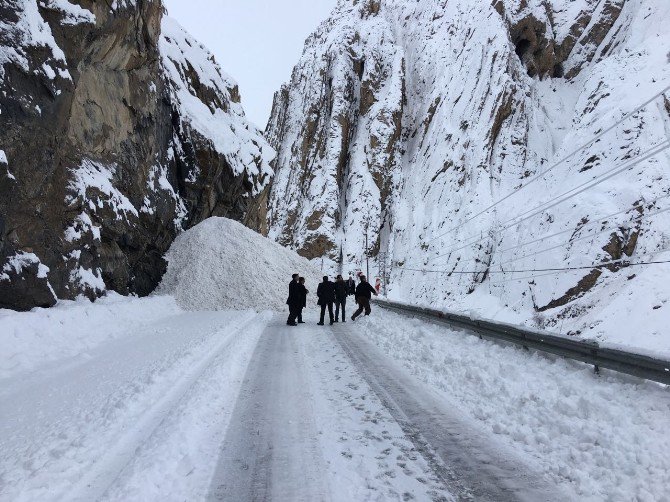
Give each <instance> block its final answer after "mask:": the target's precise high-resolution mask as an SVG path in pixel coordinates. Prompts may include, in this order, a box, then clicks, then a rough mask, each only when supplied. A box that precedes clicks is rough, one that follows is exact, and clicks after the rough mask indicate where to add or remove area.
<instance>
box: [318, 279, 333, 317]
mask: <svg viewBox="0 0 670 502" xmlns="http://www.w3.org/2000/svg"><path fill="white" fill-rule="evenodd" d="M316 296H318V297H319V301H318V304H319V305H320V306H321V318H320V321H319V322H318V324H319V326H323V318H324V317H325V316H326V307H328V314H329V315H330V324H331V325H332V324H333V323H334V322H335V320H334V319H333V302H334V301H335V285H334V284H333V283H332V282H330V281H329V280H328V276H327V275H326V276H324V277H323V282H322V283H321V284H319V287H318V288H317V289H316Z"/></svg>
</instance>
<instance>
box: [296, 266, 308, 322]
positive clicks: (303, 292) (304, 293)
mask: <svg viewBox="0 0 670 502" xmlns="http://www.w3.org/2000/svg"><path fill="white" fill-rule="evenodd" d="M298 283H299V284H300V294H301V295H302V303H301V304H300V310H298V324H305V321H303V320H302V309H304V308H307V295H308V294H309V291H307V288H306V287H305V278H304V277H301V278H300V279H298Z"/></svg>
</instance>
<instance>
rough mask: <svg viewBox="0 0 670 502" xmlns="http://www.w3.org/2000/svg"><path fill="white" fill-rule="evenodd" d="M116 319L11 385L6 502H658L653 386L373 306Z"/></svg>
mask: <svg viewBox="0 0 670 502" xmlns="http://www.w3.org/2000/svg"><path fill="white" fill-rule="evenodd" d="M150 301H154V302H155V301H156V300H150ZM128 302H142V301H140V300H128V301H124V302H120V304H119V305H120V306H119V305H111V306H109V305H108V306H105V304H104V302H102V304H101V305H100V306H99V307H98V306H96V307H95V308H107V309H108V310H110V311H112V312H113V311H114V309H120V308H124V309H125V311H126V312H127V311H128ZM144 302H145V303H142V304H141V305H143V306H145V305H147V303H146V300H145V301H144ZM131 310H132V309H131ZM54 312H56V313H55V314H52V315H56V316H57V315H58V311H57V310H56V311H54ZM78 317H80V316H73V318H78ZM92 317H95V316H92ZM119 318H120V319H121V321H120V322H119V323H118V327H117V331H118V332H117V333H115V334H114V335H113V336H111V335H110V336H109V337H107V338H105V339H101V340H100V341H99V343H97V345H95V346H92V347H86V348H85V350H81V351H79V352H78V353H76V354H75V353H74V352H76V351H73V350H74V349H73V350H71V351H70V352H68V351H62V353H63V354H64V355H63V357H62V358H61V359H59V360H56V361H49V362H42V363H40V364H37V363H36V361H37V360H38V359H39V358H37V359H33V360H26V361H23V362H21V364H18V363H16V362H15V361H14V362H13V365H14V366H11V367H13V368H15V369H14V370H13V371H10V370H6V371H4V372H3V373H2V375H3V377H4V378H3V379H2V380H0V500H18V501H21V500H87V501H88V500H234V501H244V500H309V501H313V500H337V501H339V500H343V501H344V500H346V501H349V500H500V501H505V500H531V501H539V500H667V486H670V474H669V473H670V460H668V458H667V451H670V450H669V448H670V439H669V438H668V434H667V430H668V426H669V425H670V423H669V420H670V419H668V417H669V416H670V396H669V395H668V390H667V388H665V387H663V386H661V385H657V384H651V383H649V382H645V381H641V380H638V379H634V378H626V377H620V376H617V375H611V374H608V373H607V372H605V373H604V374H603V375H602V376H601V377H597V376H594V375H593V374H592V373H591V371H590V369H589V368H587V367H586V366H584V365H580V364H577V363H571V362H566V361H563V360H560V359H554V358H548V357H542V356H538V355H534V354H528V353H525V352H524V351H522V350H518V349H515V348H511V347H505V346H501V345H496V344H494V343H492V342H486V341H481V340H479V339H478V338H475V337H468V336H463V334H462V333H459V332H455V331H451V330H449V329H446V328H444V327H443V326H437V325H433V324H430V323H427V322H424V321H419V320H414V319H409V318H406V317H403V316H400V315H398V314H395V313H391V312H386V311H384V310H381V309H376V310H375V312H374V313H373V317H372V318H366V319H362V320H360V321H357V322H356V323H351V322H348V323H347V324H336V325H335V326H333V327H332V328H331V327H327V326H326V327H319V326H316V318H315V317H308V318H307V319H306V320H307V321H308V324H305V325H301V326H299V327H297V328H289V327H287V326H286V325H285V324H284V322H285V319H284V316H283V315H278V314H271V313H260V314H259V313H256V312H253V311H244V312H235V311H226V312H204V313H196V312H183V311H181V310H179V309H176V308H173V307H170V308H166V309H165V310H164V312H163V313H162V315H154V316H150V315H145V316H144V317H143V318H142V321H141V322H139V321H137V322H136V324H135V325H134V326H133V323H132V321H129V320H128V319H127V318H126V317H123V316H119ZM24 319H27V320H28V321H30V319H31V318H30V317H26V318H24ZM3 322H6V319H3V318H2V317H0V323H3ZM62 322H63V323H64V325H67V322H66V321H63V320H62ZM6 325H9V324H6ZM28 359H30V358H28ZM17 364H18V365H17ZM2 367H7V368H9V367H10V365H4V366H2ZM16 368H18V369H16ZM22 368H23V369H22ZM25 368H29V369H28V370H25ZM664 497H666V498H665V499H664Z"/></svg>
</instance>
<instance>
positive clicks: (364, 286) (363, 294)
mask: <svg viewBox="0 0 670 502" xmlns="http://www.w3.org/2000/svg"><path fill="white" fill-rule="evenodd" d="M372 295H375V296H377V291H375V288H373V287H372V286H371V285H370V283H369V282H368V280H367V279H366V278H365V276H364V275H361V282H360V283H359V284H358V286H356V303H358V310H357V311H356V312H354V315H352V316H351V320H352V321H355V320H356V318H357V317H358V316H359V315H361V314H362V313H363V311H364V310H365V315H370V312H371V311H372V309H371V308H370V298H372Z"/></svg>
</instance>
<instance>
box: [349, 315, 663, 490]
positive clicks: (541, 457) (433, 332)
mask: <svg viewBox="0 0 670 502" xmlns="http://www.w3.org/2000/svg"><path fill="white" fill-rule="evenodd" d="M356 326H357V327H361V328H362V332H363V336H364V337H365V338H366V339H368V340H370V341H372V342H374V343H375V344H376V345H378V346H379V347H380V348H381V349H382V351H383V352H385V353H386V354H387V355H389V356H391V357H393V358H394V359H396V360H397V361H400V362H401V363H402V364H403V365H404V366H405V367H406V368H407V369H408V370H409V371H410V372H411V373H413V374H414V375H415V376H417V377H418V378H419V379H420V380H422V381H423V382H425V383H426V384H427V385H428V386H431V387H433V388H435V389H437V390H438V391H440V392H441V393H443V395H444V398H445V399H447V400H450V401H452V402H453V406H454V408H456V409H458V410H460V411H462V412H463V413H465V414H466V415H467V416H469V417H470V419H471V420H472V421H473V424H476V425H477V426H480V427H483V428H484V429H485V430H488V431H489V432H493V433H494V434H495V435H497V436H498V437H499V438H500V439H501V440H502V441H503V442H504V443H507V444H508V445H510V446H513V447H514V448H515V449H516V450H517V451H521V452H524V453H525V454H526V455H527V457H528V459H529V463H531V464H532V465H538V466H539V467H540V468H541V470H542V471H543V472H545V473H546V475H548V476H549V477H551V478H552V479H554V480H555V481H556V482H557V483H559V484H561V485H564V486H566V487H567V488H570V489H571V490H573V491H574V492H575V493H577V494H578V497H576V498H575V500H593V501H596V500H648V501H652V500H667V489H668V486H670V457H668V455H667V452H668V451H670V435H669V434H668V430H670V392H669V391H668V387H667V386H663V385H659V384H656V383H653V382H649V381H645V380H640V379H637V378H633V377H626V376H622V375H620V374H616V373H612V372H609V371H603V372H602V375H601V376H597V375H595V374H594V372H593V368H592V367H590V366H587V365H584V364H581V363H576V362H572V361H568V360H565V359H562V358H558V357H552V356H546V355H540V354H538V353H534V352H530V353H529V352H526V351H524V350H523V349H521V348H517V347H512V346H505V345H500V344H498V343H494V342H490V341H486V340H480V339H479V338H478V337H476V336H471V335H470V334H468V333H467V332H466V331H463V330H455V329H450V328H448V327H445V326H443V325H438V324H433V323H430V322H425V321H422V320H418V319H411V318H407V317H405V316H402V315H399V314H395V313H392V312H388V311H383V310H382V311H381V312H380V311H379V310H377V311H376V312H374V314H373V317H371V318H365V319H362V320H361V321H360V322H357V323H356Z"/></svg>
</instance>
